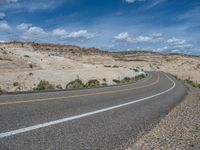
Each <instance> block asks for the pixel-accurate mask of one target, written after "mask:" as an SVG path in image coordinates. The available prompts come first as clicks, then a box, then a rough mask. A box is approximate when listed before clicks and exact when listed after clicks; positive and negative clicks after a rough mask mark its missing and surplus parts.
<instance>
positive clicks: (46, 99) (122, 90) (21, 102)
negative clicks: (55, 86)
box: [0, 73, 160, 106]
mask: <svg viewBox="0 0 200 150" xmlns="http://www.w3.org/2000/svg"><path fill="white" fill-rule="evenodd" d="M159 81H160V74H159V73H158V76H157V79H156V81H154V82H152V83H151V84H148V85H145V86H140V87H136V88H127V89H120V90H110V91H104V92H96V93H88V94H79V95H71V96H61V97H51V98H41V99H30V100H24V101H14V102H4V103H0V106H3V105H12V104H23V103H35V102H43V101H50V100H61V99H69V98H78V97H86V96H94V95H102V94H113V93H118V92H124V91H130V90H135V89H142V88H146V87H149V86H153V85H155V84H157V83H158V82H159Z"/></svg>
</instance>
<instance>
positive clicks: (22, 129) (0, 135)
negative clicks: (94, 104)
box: [0, 75, 176, 138]
mask: <svg viewBox="0 0 200 150" xmlns="http://www.w3.org/2000/svg"><path fill="white" fill-rule="evenodd" d="M165 76H166V77H167V78H168V79H169V80H170V81H171V82H172V83H173V86H172V87H171V88H169V89H167V90H165V91H163V92H160V93H157V94H154V95H151V96H148V97H145V98H141V99H138V100H134V101H131V102H128V103H124V104H120V105H116V106H112V107H108V108H104V109H100V110H96V111H92V112H88V113H84V114H80V115H76V116H72V117H67V118H63V119H59V120H55V121H50V122H46V123H42V124H38V125H34V126H30V127H25V128H21V129H17V130H13V131H8V132H4V133H0V138H4V137H9V136H12V135H16V134H20V133H24V132H28V131H31V130H35V129H40V128H44V127H48V126H51V125H56V124H59V123H63V122H68V121H71V120H75V119H79V118H83V117H87V116H91V115H94V114H98V113H101V112H105V111H109V110H112V109H116V108H120V107H123V106H127V105H130V104H134V103H138V102H141V101H144V100H147V99H150V98H153V97H156V96H159V95H162V94H165V93H167V92H169V91H171V90H172V89H173V88H174V87H175V86H176V83H175V82H174V81H173V80H172V79H171V78H169V77H168V76H167V75H165Z"/></svg>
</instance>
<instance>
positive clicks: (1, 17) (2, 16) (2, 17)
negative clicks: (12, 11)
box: [0, 12, 6, 20]
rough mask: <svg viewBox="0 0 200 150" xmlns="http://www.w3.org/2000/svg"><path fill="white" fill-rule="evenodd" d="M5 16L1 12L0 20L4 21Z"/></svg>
mask: <svg viewBox="0 0 200 150" xmlns="http://www.w3.org/2000/svg"><path fill="white" fill-rule="evenodd" d="M5 16H6V14H5V13H3V12H0V20H1V19H4V17H5Z"/></svg>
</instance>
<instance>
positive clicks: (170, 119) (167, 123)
mask: <svg viewBox="0 0 200 150" xmlns="http://www.w3.org/2000/svg"><path fill="white" fill-rule="evenodd" d="M199 114H200V89H197V88H193V87H191V86H189V92H188V95H187V96H186V97H185V99H184V100H183V101H182V102H181V103H180V104H179V105H178V106H176V107H175V108H174V109H173V110H172V111H171V112H170V113H169V114H168V115H167V116H166V117H165V118H163V119H162V120H161V121H160V123H159V124H157V125H156V127H155V128H153V129H152V130H150V131H149V132H148V133H147V134H145V135H143V136H142V137H141V138H140V139H139V140H138V141H137V142H135V144H133V146H131V147H130V148H128V150H199V149H200V143H199V141H200V117H199Z"/></svg>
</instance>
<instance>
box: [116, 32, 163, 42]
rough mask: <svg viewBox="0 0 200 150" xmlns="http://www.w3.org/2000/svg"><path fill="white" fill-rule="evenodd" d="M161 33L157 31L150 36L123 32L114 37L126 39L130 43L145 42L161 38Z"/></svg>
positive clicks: (121, 39) (120, 39)
mask: <svg viewBox="0 0 200 150" xmlns="http://www.w3.org/2000/svg"><path fill="white" fill-rule="evenodd" d="M161 36H162V34H161V33H155V34H152V35H149V36H137V37H131V36H129V34H128V33H127V32H122V33H120V34H118V35H117V36H114V37H113V38H114V39H115V40H118V41H125V42H128V43H145V42H157V41H159V40H161Z"/></svg>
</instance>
